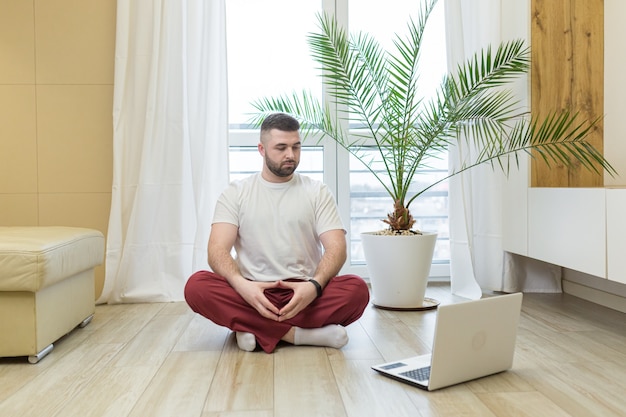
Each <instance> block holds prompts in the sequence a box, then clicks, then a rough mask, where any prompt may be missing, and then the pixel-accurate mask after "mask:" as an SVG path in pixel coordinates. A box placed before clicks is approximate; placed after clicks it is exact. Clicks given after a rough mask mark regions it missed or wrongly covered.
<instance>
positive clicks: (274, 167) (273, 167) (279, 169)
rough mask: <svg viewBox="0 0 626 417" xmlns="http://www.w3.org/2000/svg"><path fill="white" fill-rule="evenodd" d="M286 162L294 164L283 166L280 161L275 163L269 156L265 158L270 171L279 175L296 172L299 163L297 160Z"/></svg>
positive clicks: (286, 175) (285, 175)
mask: <svg viewBox="0 0 626 417" xmlns="http://www.w3.org/2000/svg"><path fill="white" fill-rule="evenodd" d="M285 162H293V166H289V167H283V166H281V164H280V163H278V164H275V163H274V162H272V161H271V160H270V159H269V158H267V157H266V158H265V164H266V165H267V168H268V169H269V170H270V172H271V173H272V174H274V175H276V176H277V177H288V176H290V175H291V174H293V173H294V171H295V170H296V168H297V167H298V163H297V162H296V161H293V160H292V161H285Z"/></svg>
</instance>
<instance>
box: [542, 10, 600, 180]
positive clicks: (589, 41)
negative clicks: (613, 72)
mask: <svg viewBox="0 0 626 417" xmlns="http://www.w3.org/2000/svg"><path fill="white" fill-rule="evenodd" d="M531 13H532V17H531V44H532V72H531V84H532V86H531V95H532V97H531V102H532V112H533V115H538V116H540V117H543V116H546V115H547V114H549V113H551V112H553V111H555V110H563V109H571V110H573V111H578V112H579V114H580V115H581V116H582V117H584V118H587V119H595V118H597V117H601V116H602V115H603V112H604V98H603V88H604V50H603V48H604V3H603V0H532V1H531ZM588 140H589V141H590V142H591V143H592V144H593V145H594V146H595V147H596V148H597V149H599V150H600V151H602V150H603V146H602V145H603V132H602V123H599V124H598V126H597V128H596V129H595V131H594V132H593V134H592V135H590V137H589V138H588ZM531 185H532V186H533V187H599V186H600V187H601V186H603V176H602V175H597V174H594V173H592V172H589V171H588V170H585V169H580V168H577V167H574V168H572V169H566V168H565V167H563V166H554V165H553V166H552V167H551V168H548V167H547V166H546V165H545V164H544V163H543V161H541V160H539V159H538V158H535V160H533V163H532V168H531Z"/></svg>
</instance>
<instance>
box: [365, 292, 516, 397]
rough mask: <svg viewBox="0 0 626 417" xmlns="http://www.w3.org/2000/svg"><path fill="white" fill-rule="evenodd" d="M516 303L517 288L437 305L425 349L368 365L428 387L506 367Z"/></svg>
mask: <svg viewBox="0 0 626 417" xmlns="http://www.w3.org/2000/svg"><path fill="white" fill-rule="evenodd" d="M521 307H522V293H521V292H520V293H514V294H506V295H498V296H493V297H487V298H482V299H480V300H472V301H465V302H461V303H456V304H448V305H441V306H439V308H438V312H437V320H436V324H435V337H434V339H433V347H432V352H431V353H430V354H427V355H421V356H415V357H412V358H407V359H402V360H399V361H394V362H388V363H383V364H381V365H375V366H372V369H374V370H375V371H378V372H380V373H381V374H383V375H386V376H388V377H391V378H394V379H397V380H399V381H402V382H406V383H408V384H411V385H414V386H417V387H419V388H422V389H425V390H428V391H433V390H436V389H440V388H444V387H448V386H450V385H454V384H460V383H462V382H467V381H470V380H473V379H477V378H481V377H484V376H487V375H492V374H495V373H498V372H502V371H505V370H507V369H510V368H511V366H512V365H513V354H514V353H515V339H516V337H517V323H518V321H519V315H520V310H521Z"/></svg>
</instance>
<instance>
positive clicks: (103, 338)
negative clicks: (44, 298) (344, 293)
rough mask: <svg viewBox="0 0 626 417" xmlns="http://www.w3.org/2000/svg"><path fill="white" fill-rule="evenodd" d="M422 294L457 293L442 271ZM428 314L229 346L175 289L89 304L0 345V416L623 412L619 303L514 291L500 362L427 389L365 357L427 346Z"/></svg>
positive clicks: (447, 298)
mask: <svg viewBox="0 0 626 417" xmlns="http://www.w3.org/2000/svg"><path fill="white" fill-rule="evenodd" d="M486 295H489V296H491V295H497V294H486ZM427 296H429V297H432V298H436V299H437V300H438V301H440V303H441V304H447V303H455V302H459V301H462V299H461V298H459V297H456V296H453V295H452V294H450V287H449V285H447V284H445V283H434V284H432V285H429V287H428V290H427ZM436 314H437V313H436V311H421V312H420V311H417V312H416V311H390V310H384V309H379V308H375V307H373V306H368V308H367V309H366V311H365V313H364V315H363V317H362V318H361V319H360V320H359V321H357V322H356V323H353V324H352V325H350V326H348V328H347V331H348V335H349V337H350V342H349V343H348V344H347V345H346V346H345V347H344V348H342V349H339V350H338V349H330V348H318V347H294V346H289V345H286V344H281V345H279V347H278V349H277V350H276V351H275V352H274V353H273V354H269V355H268V354H265V353H264V352H262V351H255V352H243V351H241V350H239V349H238V348H237V345H236V342H235V338H234V334H233V333H232V332H230V331H229V330H228V329H225V328H222V327H220V326H217V325H215V324H213V323H211V322H209V321H208V320H206V319H204V318H203V317H200V316H198V315H196V314H194V313H193V312H192V311H191V310H190V309H189V308H188V307H187V305H186V304H185V303H148V304H127V305H102V306H97V308H96V315H95V317H94V319H93V321H92V322H91V324H90V325H89V326H87V327H85V328H83V329H76V330H74V331H72V332H71V333H70V334H68V335H66V336H64V337H63V338H61V339H60V340H59V341H57V342H56V343H55V348H54V350H53V351H52V353H51V354H50V355H49V356H47V357H46V358H44V359H43V360H42V361H41V362H40V363H39V364H37V365H31V364H29V363H27V361H26V358H0V416H18V417H31V416H33V417H35V416H37V417H38V416H44V415H45V416H53V417H54V416H56V417H67V416H70V417H74V416H76V417H78V416H81V417H84V416H98V417H102V416H111V417H113V416H115V417H124V416H173V415H175V416H177V417H283V416H289V417H291V416H298V417H300V416H304V417H306V416H316V417H317V416H325V415H327V416H333V417H335V416H339V417H341V416H346V417H352V416H354V417H357V416H358V417H361V416H379V415H393V416H395V417H401V416H421V417H431V416H432V417H434V416H437V417H445V416H459V415H463V416H477V417H478V416H480V417H485V416H487V417H510V416H520V417H526V416H534V415H541V416H549V417H551V416H555V417H561V416H573V417H587V416H591V415H594V416H595V415H597V416H608V417H618V416H623V415H624V412H623V410H624V409H626V396H625V395H624V392H626V314H624V313H621V312H617V311H615V310H610V309H607V308H604V307H601V306H598V305H595V304H593V303H590V302H588V301H585V300H582V299H579V298H576V297H573V296H570V295H567V294H525V295H524V301H523V305H522V315H521V318H520V324H519V329H518V339H517V346H516V352H515V359H514V362H513V368H512V369H511V370H509V371H507V372H502V373H499V374H496V375H492V376H490V377H487V378H482V379H478V380H475V381H470V382H467V383H464V384H459V385H456V386H453V387H449V388H445V389H442V390H439V391H435V392H427V391H422V390H419V389H417V388H415V387H412V386H409V385H406V384H402V383H400V382H398V381H395V380H391V379H389V378H386V377H384V376H382V375H379V374H378V373H377V372H375V371H373V370H372V369H371V366H372V365H373V364H376V363H380V362H382V361H390V360H394V359H399V358H402V357H407V356H412V355H417V354H422V353H426V352H428V351H430V348H431V346H432V340H433V334H434V326H435V319H436Z"/></svg>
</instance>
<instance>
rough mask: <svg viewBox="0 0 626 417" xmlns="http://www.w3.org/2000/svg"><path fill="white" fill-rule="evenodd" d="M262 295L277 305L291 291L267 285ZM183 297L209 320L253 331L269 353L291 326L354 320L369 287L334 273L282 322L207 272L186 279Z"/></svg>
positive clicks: (358, 279)
mask: <svg viewBox="0 0 626 417" xmlns="http://www.w3.org/2000/svg"><path fill="white" fill-rule="evenodd" d="M265 295H266V297H267V298H268V299H269V300H270V301H271V302H272V303H273V304H274V305H275V306H277V307H278V308H281V307H283V306H284V305H286V304H287V303H288V302H289V300H290V299H291V297H292V295H293V291H292V290H289V289H283V288H271V289H268V290H266V291H265ZM185 299H186V300H187V304H189V306H190V307H191V309H192V310H193V311H195V312H196V313H198V314H200V315H202V316H204V317H206V318H207V319H209V320H211V321H212V322H214V323H216V324H219V325H220V326H225V327H228V328H229V329H231V330H232V331H235V332H248V333H252V334H254V336H255V337H256V341H257V343H258V344H259V345H260V346H261V348H262V349H263V350H264V351H265V352H267V353H271V352H272V351H274V349H275V348H276V345H277V344H278V342H279V341H280V339H281V338H282V337H283V336H284V335H285V334H286V333H287V332H288V331H289V329H290V328H291V327H294V326H296V327H301V328H319V327H324V326H326V325H329V324H340V325H342V326H347V325H348V324H350V323H352V322H354V321H356V320H357V319H358V318H359V317H361V315H362V314H363V311H364V310H365V307H367V304H368V303H369V290H368V288H367V284H366V283H365V281H363V279H362V278H361V277H359V276H356V275H340V276H337V277H335V278H333V279H332V280H330V282H329V283H328V284H327V285H326V288H324V292H323V293H322V296H321V297H319V298H317V299H315V300H314V301H313V302H312V303H311V304H309V305H308V306H307V307H306V308H305V309H304V310H302V311H301V312H300V313H298V314H297V315H296V316H295V317H293V318H291V319H289V320H287V321H284V322H277V321H274V320H270V319H267V318H265V317H263V316H261V315H260V314H259V312H258V311H256V310H255V309H254V308H253V307H251V306H250V305H249V304H248V303H247V302H246V301H244V299H243V298H241V296H240V295H239V294H238V293H237V292H236V291H235V290H234V289H233V288H232V287H231V286H230V284H229V283H228V282H227V281H226V279H225V278H223V277H221V276H219V275H217V274H215V273H213V272H210V271H198V272H196V273H195V274H193V275H192V276H191V277H190V278H189V280H188V281H187V285H186V286H185Z"/></svg>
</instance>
